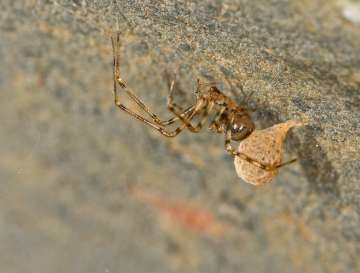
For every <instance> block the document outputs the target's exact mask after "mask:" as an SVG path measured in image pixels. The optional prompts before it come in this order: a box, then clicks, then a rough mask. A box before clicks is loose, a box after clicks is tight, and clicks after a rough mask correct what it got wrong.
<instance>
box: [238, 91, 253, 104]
mask: <svg viewBox="0 0 360 273" xmlns="http://www.w3.org/2000/svg"><path fill="white" fill-rule="evenodd" d="M252 95H254V91H253V92H251V93H250V94H249V95H247V96H246V98H245V99H244V100H243V101H242V102H241V103H240V104H239V106H240V105H244V104H245V103H247V101H248V100H249V99H250V98H251V97H252Z"/></svg>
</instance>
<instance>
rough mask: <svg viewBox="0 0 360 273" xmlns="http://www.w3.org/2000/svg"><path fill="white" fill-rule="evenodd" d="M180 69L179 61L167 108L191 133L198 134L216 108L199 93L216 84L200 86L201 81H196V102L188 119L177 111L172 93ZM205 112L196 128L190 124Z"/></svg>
mask: <svg viewBox="0 0 360 273" xmlns="http://www.w3.org/2000/svg"><path fill="white" fill-rule="evenodd" d="M178 69H179V61H177V62H176V66H175V70H174V74H173V78H172V81H171V84H170V88H169V94H168V104H167V106H168V108H169V110H170V111H171V112H173V113H174V114H175V115H176V117H177V118H179V119H180V120H181V121H182V122H183V123H185V124H186V125H187V126H188V128H189V130H190V131H191V132H193V133H198V132H199V131H200V129H201V128H202V126H203V124H204V123H205V121H206V118H207V117H208V116H209V114H210V112H211V110H212V108H213V106H214V102H209V103H207V102H206V101H204V100H201V99H200V95H199V92H200V90H201V89H202V88H204V87H205V86H210V85H214V84H215V82H211V83H205V84H200V83H199V79H197V81H196V90H195V96H196V102H195V104H194V105H193V106H192V108H191V111H192V112H190V113H189V115H188V116H187V118H185V115H181V114H180V113H178V112H177V111H176V109H175V107H177V105H176V104H175V103H174V102H173V98H172V93H173V90H174V85H175V80H176V75H177V72H178ZM206 103H207V104H206ZM204 104H205V106H204ZM204 111H205V113H204V114H203V116H202V117H201V119H200V121H199V123H198V125H197V126H196V127H194V126H192V125H191V124H190V121H191V120H192V119H193V118H194V117H195V116H197V115H200V114H202V113H203V112H204Z"/></svg>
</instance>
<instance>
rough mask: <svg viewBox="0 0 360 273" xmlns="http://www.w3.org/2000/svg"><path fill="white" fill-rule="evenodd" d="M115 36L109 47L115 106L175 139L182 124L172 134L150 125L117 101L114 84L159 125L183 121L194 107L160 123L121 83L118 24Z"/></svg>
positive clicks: (182, 126)
mask: <svg viewBox="0 0 360 273" xmlns="http://www.w3.org/2000/svg"><path fill="white" fill-rule="evenodd" d="M117 28H118V29H117V34H116V38H114V36H111V45H112V50H113V57H114V63H113V92H114V102H115V104H116V106H118V107H119V108H120V109H121V110H123V111H125V112H127V113H128V114H130V115H132V116H134V117H135V118H137V119H139V120H140V121H142V122H144V123H146V124H147V125H149V126H151V127H153V128H155V129H156V130H158V131H159V132H160V133H161V134H163V135H164V136H166V137H175V136H176V135H177V134H178V133H180V132H181V131H182V130H183V129H184V128H186V126H187V125H186V124H185V123H182V124H181V125H180V126H179V127H178V128H176V129H175V130H174V131H172V132H167V131H165V130H164V129H163V128H161V127H159V126H158V125H156V124H154V123H152V122H151V121H149V120H147V119H146V118H144V117H142V116H140V115H138V114H136V113H135V112H133V111H131V110H130V109H128V108H127V107H126V106H125V105H124V104H122V103H121V102H120V101H119V100H118V94H117V90H116V84H117V83H118V84H119V85H120V86H121V87H122V88H123V89H124V90H125V91H126V93H127V94H128V95H129V96H130V97H131V98H132V99H133V100H135V102H137V104H139V105H140V106H141V107H142V108H143V109H144V110H145V111H146V112H148V113H149V114H150V116H151V117H152V118H153V119H154V120H155V121H156V122H157V123H158V124H159V123H160V124H164V125H168V124H171V123H173V122H175V121H178V120H180V119H183V118H184V116H186V115H189V113H190V111H192V110H193V108H194V106H191V107H189V108H188V109H187V110H185V111H184V112H183V113H181V114H179V117H175V118H173V119H170V120H168V121H166V122H162V121H160V120H159V119H158V118H157V116H156V115H155V114H154V113H152V112H151V111H150V109H149V108H147V107H146V106H145V105H144V104H143V103H142V102H141V101H140V100H139V99H138V98H137V97H136V96H135V95H134V94H133V93H132V92H131V91H130V90H129V89H128V88H127V87H126V86H125V84H124V83H123V81H122V80H121V79H120V70H119V51H120V27H119V23H118V27H117Z"/></svg>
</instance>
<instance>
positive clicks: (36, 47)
mask: <svg viewBox="0 0 360 273" xmlns="http://www.w3.org/2000/svg"><path fill="white" fill-rule="evenodd" d="M113 3H114V1H110V0H109V1H91V2H89V1H61V4H62V5H64V6H65V7H66V8H68V9H70V10H72V11H73V12H75V13H77V14H79V15H80V16H82V17H84V18H86V20H88V21H90V22H92V23H93V24H95V25H97V26H99V27H100V28H102V29H104V30H105V31H106V32H108V33H110V34H112V33H114V32H115V29H116V27H115V15H114V14H115V12H114V4H113ZM349 3H351V4H353V3H354V2H353V1H335V0H330V1H327V0H326V1H325V0H317V1H310V0H305V1H290V0H280V1H279V0H260V1H249V0H247V1H246V0H237V1H232V0H227V1H219V0H204V1H192V0H184V1H149V0H144V1H133V0H127V1H122V0H119V1H118V5H117V7H116V10H118V11H120V12H121V13H122V14H123V16H121V17H120V19H121V28H122V30H123V34H122V46H121V73H122V79H123V80H124V82H125V83H126V84H127V85H128V86H129V87H130V88H131V89H132V90H133V91H134V92H135V93H136V94H137V95H138V96H139V98H141V100H142V101H143V102H145V103H146V105H148V106H149V107H150V108H151V109H152V110H154V112H155V113H156V114H157V115H158V116H159V117H160V118H162V119H169V118H172V115H171V113H170V112H169V111H168V109H167V108H166V95H167V89H168V78H169V75H171V73H172V71H173V69H174V67H175V64H176V60H177V59H179V60H180V71H179V75H178V78H177V83H176V86H175V97H174V99H175V101H176V102H177V103H178V104H179V105H181V106H184V107H186V106H187V105H190V104H191V103H193V101H194V94H193V92H194V89H195V87H194V86H195V82H196V78H200V80H201V81H202V82H211V81H216V82H217V86H218V88H219V89H220V90H222V91H223V92H224V93H225V94H226V95H228V96H229V97H232V98H233V99H234V100H235V101H237V102H241V100H242V99H244V97H245V96H246V95H247V94H248V93H249V92H251V91H255V94H254V96H253V98H252V99H251V101H250V102H249V107H255V106H256V105H258V104H259V103H260V102H262V101H264V100H266V101H267V104H266V106H265V107H262V108H261V109H259V110H258V111H257V112H256V113H255V114H254V116H253V117H254V121H255V122H256V125H257V129H263V128H267V127H270V126H272V125H274V124H276V123H279V122H282V121H284V120H289V119H294V120H298V121H301V122H303V123H306V124H308V125H307V126H304V127H301V128H298V129H297V130H294V131H293V132H290V133H289V134H288V136H287V138H286V140H285V143H286V145H285V156H284V160H287V159H291V158H293V157H297V156H301V155H307V154H312V155H313V158H312V159H311V160H306V161H302V162H300V163H296V164H293V165H290V166H287V167H284V168H283V169H282V170H281V172H280V174H279V175H278V176H276V178H275V179H274V180H273V181H272V182H271V183H268V184H266V185H264V186H262V187H254V186H253V185H249V184H246V183H243V181H241V180H240V179H239V178H238V177H237V175H236V172H235V170H234V165H233V157H231V156H229V155H228V154H227V152H226V151H225V148H224V141H225V138H224V136H223V135H219V134H216V133H213V132H208V130H207V129H206V128H203V129H202V130H201V132H200V133H199V134H191V133H190V132H189V131H188V130H184V132H182V133H181V134H180V135H179V136H178V137H176V138H174V139H167V138H164V137H163V136H161V135H160V134H159V133H158V132H157V131H156V130H153V129H151V128H150V127H148V126H146V125H145V124H142V123H141V122H139V121H137V120H135V119H134V118H132V117H131V116H129V115H126V114H125V113H124V112H123V111H121V110H120V109H118V108H116V107H115V105H114V104H113V98H112V56H111V54H112V53H111V43H110V38H109V36H108V35H107V34H105V33H103V32H101V31H99V30H98V29H96V28H94V27H92V26H90V25H89V24H87V23H84V21H82V20H79V19H76V18H75V17H74V16H73V15H71V14H69V13H68V12H66V11H64V10H63V9H61V8H59V7H56V6H55V5H54V4H52V3H51V1H48V0H25V1H11V0H3V1H1V3H0V7H1V13H0V60H1V62H0V90H1V92H0V128H1V133H0V140H1V141H0V153H1V155H2V158H1V160H0V182H1V183H0V217H1V221H0V241H1V244H0V272H287V273H288V272H350V273H351V272H358V269H359V267H360V259H359V257H360V228H359V226H360V223H359V218H360V201H359V200H360V185H359V181H360V166H359V162H360V157H359V150H360V139H359V135H360V129H359V128H360V125H359V121H360V114H359V108H360V95H359V89H360V46H359V45H360V27H359V25H357V24H356V22H357V21H356V20H354V19H352V18H354V16H355V18H356V13H355V15H354V13H353V12H352V13H351V17H349V16H348V13H347V9H346V7H347V5H348V4H349ZM124 17H125V18H126V20H125V19H124ZM241 85H242V86H243V89H244V92H241V88H240V86H241ZM120 99H121V100H122V101H123V102H124V103H125V105H127V106H129V107H130V108H131V109H134V111H136V112H138V113H140V112H141V109H138V107H136V104H135V103H134V101H132V100H130V99H129V97H128V96H127V95H126V94H124V93H121V96H120ZM144 115H145V113H144ZM148 118H149V117H148ZM134 189H136V191H135V190H134Z"/></svg>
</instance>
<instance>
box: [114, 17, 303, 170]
mask: <svg viewBox="0 0 360 273" xmlns="http://www.w3.org/2000/svg"><path fill="white" fill-rule="evenodd" d="M111 44H112V51H113V61H114V63H113V93H114V101H115V104H116V106H117V107H119V108H120V109H121V110H124V111H125V112H126V113H128V114H130V115H132V116H134V117H135V118H137V119H139V120H140V121H142V122H144V123H146V124H147V125H149V126H151V127H152V128H154V129H156V130H158V131H159V132H160V133H161V134H162V135H164V136H166V137H170V138H172V137H175V136H177V135H178V134H179V133H180V132H181V131H182V130H184V129H185V128H186V127H187V128H188V129H189V130H190V132H192V133H198V132H199V131H200V130H201V128H202V127H203V125H204V123H205V121H206V119H207V118H208V116H209V114H210V112H211V110H215V111H216V114H215V116H214V117H213V119H212V121H211V123H210V126H209V129H210V130H215V131H216V132H218V133H224V134H225V148H226V150H227V152H228V153H229V154H232V155H234V156H239V157H240V158H242V159H244V160H246V161H248V162H250V163H252V164H254V165H256V166H258V167H259V168H260V169H263V170H266V171H272V170H275V169H278V168H280V167H283V166H285V165H288V164H290V163H293V162H295V161H298V160H302V159H305V158H308V156H307V157H300V158H295V159H293V160H290V161H287V162H285V163H282V164H279V165H276V166H268V165H264V164H262V163H260V162H258V161H256V160H254V159H252V158H251V157H249V156H247V155H245V154H243V153H240V152H239V151H237V150H234V149H232V147H231V144H230V141H237V142H239V141H242V140H244V139H246V138H247V137H248V136H249V135H250V134H251V133H252V132H253V131H254V130H255V125H254V122H253V121H252V120H251V115H252V114H253V113H254V112H255V111H256V110H257V109H258V108H259V107H261V106H262V105H264V104H265V102H262V103H261V104H259V105H258V106H257V107H256V108H255V109H253V110H251V111H249V110H248V109H245V108H244V107H243V106H244V104H245V103H246V102H247V101H248V100H249V98H250V97H251V96H252V95H253V93H254V92H251V93H250V94H249V95H248V96H247V97H246V98H245V99H244V101H243V102H241V103H240V104H236V103H235V102H234V101H233V100H232V99H230V98H229V97H227V96H225V95H224V94H223V93H222V92H221V91H220V90H219V89H218V88H217V87H216V82H209V83H200V80H199V79H197V80H196V89H195V99H196V101H195V103H194V104H193V105H191V106H190V107H188V108H187V109H185V110H184V111H183V112H180V113H179V112H178V111H177V110H176V109H175V107H177V105H176V104H175V103H174V102H173V98H172V93H173V89H174V83H175V79H176V74H177V70H178V62H177V64H176V69H175V72H174V75H173V77H172V82H171V84H170V88H169V92H168V100H167V107H168V109H169V110H170V111H171V112H172V113H173V114H174V115H175V116H176V117H174V118H172V119H169V120H166V121H162V120H160V119H159V118H158V117H157V115H155V114H154V113H153V112H152V111H151V110H150V109H149V108H148V107H147V106H146V105H145V104H144V103H143V102H141V101H140V99H138V98H137V97H136V96H135V94H134V93H132V92H131V90H130V89H129V88H128V87H127V86H126V85H125V83H124V82H123V81H122V80H121V78H120V69H119V62H120V57H119V55H120V26H119V22H118V20H117V33H116V37H114V35H112V36H111ZM117 84H119V85H120V86H121V88H122V89H124V91H125V92H126V93H127V94H128V95H129V96H130V97H131V98H132V99H133V100H134V101H135V102H136V103H137V104H138V105H139V106H140V107H141V108H143V109H144V110H145V111H146V112H147V113H148V114H149V115H150V116H151V118H152V119H153V122H151V121H150V120H148V119H146V118H144V117H143V116H141V115H139V114H136V113H135V112H133V111H132V110H130V109H129V108H127V107H126V106H125V105H124V104H122V103H121V102H120V101H119V99H118V92H117ZM205 87H209V89H208V90H207V91H206V92H203V93H201V92H200V91H201V90H202V89H204V88H205ZM199 115H202V116H201V118H200V121H199V123H198V124H197V125H196V126H193V125H192V124H191V123H190V122H191V120H192V119H193V118H194V117H196V116H199ZM178 121H181V124H180V125H179V126H178V127H177V128H176V129H175V130H173V131H172V132H168V131H166V130H165V129H164V128H162V127H165V126H168V125H170V124H173V123H175V122H178Z"/></svg>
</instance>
